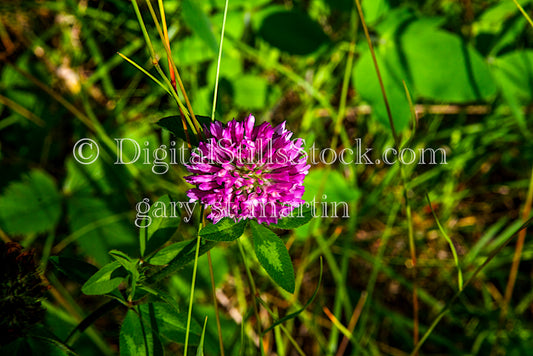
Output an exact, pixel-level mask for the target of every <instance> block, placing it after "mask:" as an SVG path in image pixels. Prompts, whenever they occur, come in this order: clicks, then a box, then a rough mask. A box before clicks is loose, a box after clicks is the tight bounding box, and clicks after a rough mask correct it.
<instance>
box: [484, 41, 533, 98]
mask: <svg viewBox="0 0 533 356" xmlns="http://www.w3.org/2000/svg"><path fill="white" fill-rule="evenodd" d="M493 71H494V76H495V78H496V80H497V81H498V84H499V86H500V88H501V91H502V93H503V95H504V97H505V98H506V99H507V98H508V97H512V98H514V99H515V100H516V101H517V102H519V103H521V104H527V103H530V102H531V101H533V50H525V51H515V52H511V53H507V54H505V55H504V56H501V57H498V58H496V59H495V61H494V66H493Z"/></svg>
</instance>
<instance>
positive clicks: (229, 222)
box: [200, 218, 248, 241]
mask: <svg viewBox="0 0 533 356" xmlns="http://www.w3.org/2000/svg"><path fill="white" fill-rule="evenodd" d="M247 223H248V220H241V221H239V222H238V223H236V222H235V221H233V219H231V218H224V219H222V220H220V221H219V222H218V223H216V224H211V223H208V224H207V226H206V227H204V228H203V229H201V230H200V236H201V237H203V238H204V239H206V240H209V241H233V240H237V239H238V238H239V237H241V236H242V234H243V233H244V229H245V228H246V224H247Z"/></svg>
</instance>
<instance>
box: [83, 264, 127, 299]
mask: <svg viewBox="0 0 533 356" xmlns="http://www.w3.org/2000/svg"><path fill="white" fill-rule="evenodd" d="M124 277H125V270H124V269H123V268H122V266H121V264H120V263H119V262H118V261H113V262H111V263H108V264H107V265H105V266H104V267H102V268H101V269H100V270H99V271H98V272H96V273H95V274H94V275H93V276H92V277H91V278H89V280H88V281H87V282H85V284H84V285H83V287H81V291H82V292H83V293H85V294H87V295H101V294H106V293H110V292H112V291H113V290H114V289H115V288H117V287H118V286H119V285H120V283H122V281H124Z"/></svg>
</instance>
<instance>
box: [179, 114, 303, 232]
mask: <svg viewBox="0 0 533 356" xmlns="http://www.w3.org/2000/svg"><path fill="white" fill-rule="evenodd" d="M254 124H255V117H254V116H253V115H251V114H250V115H249V116H248V117H247V118H246V119H245V120H244V121H242V122H238V121H236V120H232V121H230V122H229V123H228V124H227V125H224V124H222V123H221V122H213V123H212V124H211V125H210V126H209V127H205V130H204V132H205V134H206V139H205V141H202V142H200V144H199V146H198V149H196V150H193V152H192V153H191V159H190V162H189V164H187V165H185V167H186V168H187V170H188V171H189V172H191V173H192V174H193V175H190V176H187V177H185V180H186V181H187V182H188V183H190V184H193V185H196V188H192V189H190V190H189V192H188V193H187V196H188V197H189V198H190V199H191V200H190V201H191V202H194V201H200V203H202V204H203V205H204V206H206V207H208V206H209V207H211V212H210V214H209V215H208V216H207V217H208V218H209V219H211V220H212V221H213V223H215V224H216V223H217V222H218V221H219V220H221V219H222V218H225V217H229V218H232V219H234V220H235V221H240V220H242V219H253V218H255V219H257V222H258V223H260V224H261V223H264V222H266V223H268V224H270V223H277V221H278V219H280V218H282V217H285V216H287V215H289V214H290V213H291V212H292V211H293V210H294V208H296V207H298V206H300V205H301V204H302V203H304V201H303V200H302V196H303V193H304V190H305V189H304V186H303V184H302V183H303V180H304V178H305V176H306V174H307V173H308V171H309V167H310V166H309V165H307V160H306V158H307V154H306V152H305V151H304V149H303V141H302V140H301V139H296V140H291V137H292V134H293V133H292V132H291V131H289V130H287V129H286V128H285V122H283V123H282V124H280V125H278V126H276V127H272V125H271V124H270V123H268V122H265V123H262V124H261V125H259V126H254Z"/></svg>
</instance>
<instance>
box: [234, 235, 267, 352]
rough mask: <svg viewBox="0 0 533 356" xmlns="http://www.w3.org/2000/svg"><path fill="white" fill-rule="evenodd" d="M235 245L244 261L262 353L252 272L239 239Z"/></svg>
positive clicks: (259, 322)
mask: <svg viewBox="0 0 533 356" xmlns="http://www.w3.org/2000/svg"><path fill="white" fill-rule="evenodd" d="M237 245H238V246H239V252H240V253H241V257H242V261H243V263H244V268H245V270H246V275H247V276H248V282H249V283H250V289H251V291H252V306H253V308H254V314H255V319H256V323H257V336H258V337H259V347H260V348H261V353H263V339H262V338H261V335H262V331H261V318H260V317H259V310H258V308H257V302H256V298H255V296H256V295H257V290H256V288H255V283H254V279H253V277H252V272H251V271H250V268H249V267H248V262H247V261H246V254H245V253H244V249H243V247H242V243H241V241H239V240H238V241H237Z"/></svg>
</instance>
